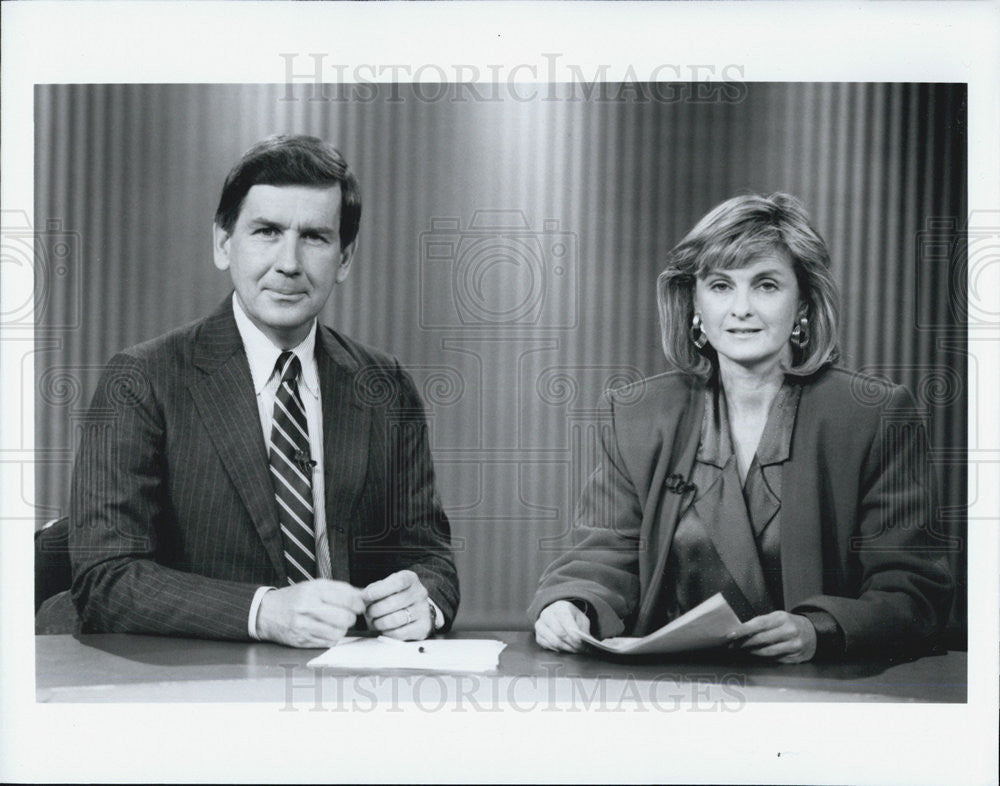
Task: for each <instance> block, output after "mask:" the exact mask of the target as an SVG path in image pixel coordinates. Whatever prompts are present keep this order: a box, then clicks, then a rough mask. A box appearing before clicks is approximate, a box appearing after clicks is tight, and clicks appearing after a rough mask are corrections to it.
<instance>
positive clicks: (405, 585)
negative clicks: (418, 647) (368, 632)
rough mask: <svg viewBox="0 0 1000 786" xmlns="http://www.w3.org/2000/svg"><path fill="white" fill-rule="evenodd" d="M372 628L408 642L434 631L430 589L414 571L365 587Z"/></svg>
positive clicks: (364, 592)
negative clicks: (426, 587)
mask: <svg viewBox="0 0 1000 786" xmlns="http://www.w3.org/2000/svg"><path fill="white" fill-rule="evenodd" d="M362 597H363V599H364V603H365V606H366V608H365V620H366V621H367V622H368V627H369V628H371V629H372V630H377V631H378V632H379V633H381V634H382V635H383V636H388V637H389V638H392V639H402V640H404V641H418V640H420V639H426V638H427V637H428V636H429V635H430V634H431V632H432V630H431V629H432V626H433V622H432V621H431V607H430V601H429V600H428V596H427V590H426V589H425V588H424V585H423V584H421V583H420V578H419V577H418V576H417V574H416V573H414V572H413V571H412V570H401V571H398V572H396V573H393V574H391V575H389V576H386V577H385V578H384V579H382V580H381V581H374V582H372V583H371V584H369V585H368V586H367V587H365V588H364V590H362Z"/></svg>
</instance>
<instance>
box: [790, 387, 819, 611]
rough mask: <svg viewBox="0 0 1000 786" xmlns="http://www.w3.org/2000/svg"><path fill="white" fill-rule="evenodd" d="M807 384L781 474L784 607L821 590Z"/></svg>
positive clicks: (815, 476) (816, 483)
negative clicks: (787, 458) (796, 425)
mask: <svg viewBox="0 0 1000 786" xmlns="http://www.w3.org/2000/svg"><path fill="white" fill-rule="evenodd" d="M809 393H810V391H809V389H808V388H806V389H805V390H803V392H802V397H801V399H800V402H799V411H798V415H797V421H798V423H799V424H800V427H799V428H798V429H796V433H795V435H794V437H793V442H792V450H791V456H790V459H789V460H788V461H786V462H785V465H784V467H783V468H782V475H781V584H782V590H783V594H784V600H785V608H786V609H790V608H793V607H794V606H795V605H796V604H798V603H800V602H801V601H803V600H805V599H806V598H809V597H812V596H813V595H819V594H822V592H823V552H822V548H823V536H822V532H821V530H820V510H819V502H820V500H821V499H822V498H823V497H822V495H821V494H820V489H819V488H818V487H819V483H820V472H819V471H818V470H817V469H816V467H817V466H818V465H817V464H816V462H815V460H814V457H815V456H817V455H818V448H817V446H816V444H815V441H814V440H815V437H814V436H812V435H813V431H812V430H811V429H810V428H809V424H811V423H815V422H816V421H817V420H818V416H817V415H816V413H814V412H810V411H809V405H810V402H811V399H810V395H809Z"/></svg>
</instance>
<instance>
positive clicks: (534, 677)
mask: <svg viewBox="0 0 1000 786" xmlns="http://www.w3.org/2000/svg"><path fill="white" fill-rule="evenodd" d="M449 638H479V639H499V640H501V641H503V642H505V643H506V644H507V647H506V648H505V649H504V651H503V652H502V653H501V655H500V664H499V667H498V669H497V670H496V671H494V672H490V673H487V674H461V673H430V672H428V673H421V672H413V671H391V672H377V673H376V672H349V671H344V670H340V669H323V670H314V669H310V668H309V667H307V666H306V663H307V662H308V661H309V660H311V659H312V658H314V657H315V656H316V655H317V654H319V652H321V651H322V650H296V649H291V648H287V647H282V646H279V645H276V644H269V643H263V642H261V643H239V642H220V641H200V640H194V639H177V638H167V637H159V636H131V635H91V636H36V637H35V660H36V697H37V700H38V701H41V702H50V701H69V702H89V701H99V702H100V701H201V702H206V701H207V702H214V701H223V702H224V701H252V702H279V703H282V704H284V705H286V706H289V707H290V706H296V705H299V704H301V705H302V706H303V707H304V708H313V707H314V705H319V704H321V703H322V704H324V705H330V706H329V708H330V709H335V706H334V705H336V704H338V703H339V704H342V705H345V706H351V704H352V702H353V703H354V704H355V705H357V704H358V702H368V703H372V702H379V703H382V702H386V701H394V702H396V701H398V702H417V703H419V704H421V705H425V704H430V705H440V706H444V705H445V704H446V703H447V702H456V701H457V702H459V703H461V702H463V701H465V702H469V703H470V704H474V705H478V706H479V707H483V706H484V703H485V704H495V705H497V706H504V705H508V706H509V705H511V704H514V705H516V706H518V707H520V708H523V707H526V706H537V705H538V704H539V703H542V702H554V703H559V702H561V703H565V702H573V703H579V704H580V706H581V708H589V707H593V706H594V705H595V704H596V703H601V702H618V703H619V704H620V703H622V702H625V703H629V702H633V703H634V702H638V703H640V704H641V703H644V702H650V703H653V704H654V705H655V706H656V707H658V708H661V709H662V708H664V707H665V706H666V705H669V704H670V703H677V702H685V701H686V702H692V701H693V702H705V703H714V704H718V703H719V702H723V703H724V704H730V705H733V706H741V705H742V703H746V702H757V701H813V702H828V701H888V702H964V701H966V687H967V663H966V653H964V652H949V653H947V654H942V655H930V656H926V657H923V658H919V659H917V660H912V661H906V662H900V663H893V664H889V663H884V662H881V663H872V662H868V663H841V664H800V665H781V664H770V663H764V662H757V661H752V660H749V661H748V660H736V659H734V658H733V656H731V655H729V654H728V653H727V654H726V656H725V657H723V656H720V655H704V654H703V655H700V656H687V657H676V656H669V657H661V658H659V659H655V660H649V659H645V660H642V661H621V660H609V659H600V658H596V657H591V656H583V655H568V654H556V653H552V652H547V651H545V650H543V649H541V648H540V647H538V646H537V645H536V644H535V642H534V637H533V635H532V634H530V633H528V632H525V631H462V632H458V633H451V634H449Z"/></svg>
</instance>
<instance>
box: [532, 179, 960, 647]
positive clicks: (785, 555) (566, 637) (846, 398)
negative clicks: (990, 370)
mask: <svg viewBox="0 0 1000 786" xmlns="http://www.w3.org/2000/svg"><path fill="white" fill-rule="evenodd" d="M657 295H658V302H659V309H660V320H661V325H662V333H663V348H664V351H665V353H666V356H667V360H668V361H669V362H670V364H671V365H672V366H673V367H674V368H675V369H676V370H674V371H670V372H667V373H665V374H661V375H659V376H657V377H652V378H650V379H646V380H642V381H640V382H637V383H635V384H632V385H629V386H627V387H625V388H621V389H618V390H614V391H611V392H609V393H608V394H607V395H606V397H605V400H604V402H603V406H604V408H605V415H606V419H605V420H603V421H602V422H603V424H604V427H603V429H602V435H603V436H602V441H601V446H602V450H601V451H600V455H601V461H600V463H599V466H598V467H597V469H596V470H595V471H594V473H593V474H592V475H591V477H590V479H589V481H588V483H587V485H586V487H585V489H584V492H583V494H582V498H581V500H580V504H579V507H578V511H577V515H576V519H575V522H574V528H573V535H574V546H573V548H572V549H571V550H570V551H568V552H567V553H565V554H563V555H562V556H560V557H559V558H558V559H556V560H555V561H554V562H553V563H552V564H551V565H550V566H549V567H548V569H547V570H546V571H545V573H544V574H543V575H542V578H541V581H540V584H539V588H538V592H537V594H536V596H535V599H534V601H533V602H532V604H531V607H530V609H529V614H530V615H531V618H532V619H534V620H535V637H536V640H537V641H538V643H539V644H540V645H541V646H543V647H546V648H548V649H553V650H565V651H576V650H579V649H580V648H581V646H582V642H581V639H580V633H581V632H591V633H593V635H595V636H597V637H600V638H607V637H612V636H618V635H622V634H627V635H633V636H642V635H645V634H647V633H649V632H651V631H653V630H656V629H657V628H659V627H661V626H662V625H664V624H666V623H667V622H669V621H670V620H671V619H674V618H675V617H677V616H678V615H680V614H683V613H684V612H686V611H688V610H689V609H691V608H694V607H695V606H697V605H698V604H699V603H701V602H702V601H704V600H706V599H708V598H709V597H711V596H712V595H713V594H715V593H716V592H722V593H723V595H724V596H725V597H726V599H727V601H728V602H729V604H730V605H731V606H732V607H733V609H734V611H735V612H736V614H737V615H738V616H739V617H740V619H741V620H743V621H744V622H743V624H742V626H741V627H740V629H739V631H738V632H737V634H736V635H735V637H734V646H737V647H741V648H743V649H745V650H746V651H747V652H750V653H752V654H754V655H758V656H761V657H764V658H773V659H776V660H779V661H782V662H787V663H794V662H801V661H808V660H811V659H813V658H838V657H854V656H858V655H863V654H864V655H870V654H874V653H882V654H900V653H902V652H908V651H915V650H919V649H920V648H923V647H926V646H927V645H928V644H929V643H931V642H932V641H933V640H934V639H935V637H936V636H937V635H938V634H939V632H940V629H941V627H942V625H943V624H944V622H945V620H946V618H947V614H948V610H949V608H950V603H951V593H952V586H953V585H952V580H951V577H950V575H949V572H948V569H947V564H946V561H945V555H944V543H943V539H942V538H941V537H939V536H938V535H937V534H936V533H935V531H934V529H933V527H932V522H933V521H934V512H935V510H936V508H935V497H934V493H933V483H932V479H931V474H930V468H929V466H928V461H927V432H926V424H925V423H924V422H923V421H922V420H921V418H920V416H919V413H918V412H917V409H916V405H915V404H914V402H913V399H912V397H911V396H910V394H909V393H908V392H907V391H906V390H905V389H904V388H902V387H899V386H895V385H889V384H886V383H883V382H880V381H878V380H876V379H873V378H870V377H864V376H860V375H856V374H851V373H849V372H847V371H844V370H841V369H839V368H836V367H835V366H833V362H834V361H835V360H836V358H837V324H838V311H839V308H838V296H837V291H836V287H835V285H834V282H833V280H832V278H831V277H830V273H829V254H828V252H827V249H826V245H825V244H824V242H823V240H822V239H821V238H820V236H819V235H818V233H817V232H816V231H815V230H814V229H813V228H812V226H811V225H810V223H809V219H808V216H807V215H806V213H805V211H804V210H803V208H802V206H801V204H800V203H799V202H798V201H797V200H796V199H794V198H793V197H790V196H788V195H786V194H773V195H771V196H769V197H763V196H758V195H749V196H740V197H736V198H734V199H730V200H728V201H727V202H724V203H723V204H721V205H719V206H718V207H716V208H715V209H713V210H712V211H711V212H710V213H709V214H708V215H706V216H705V217H704V218H703V219H702V220H701V221H700V222H699V223H698V224H697V225H696V226H695V227H694V229H693V230H691V232H690V233H689V234H688V236H687V237H686V238H684V240H683V241H681V243H680V244H678V245H677V246H676V247H675V248H674V249H673V250H672V251H671V253H670V257H669V261H668V264H667V267H666V269H665V270H664V271H663V272H662V273H661V274H660V276H659V279H658V282H657Z"/></svg>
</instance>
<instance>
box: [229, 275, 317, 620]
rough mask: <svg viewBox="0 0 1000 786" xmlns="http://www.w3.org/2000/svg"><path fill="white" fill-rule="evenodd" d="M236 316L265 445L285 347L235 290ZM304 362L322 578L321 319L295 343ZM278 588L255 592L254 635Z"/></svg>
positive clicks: (301, 383)
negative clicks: (267, 598)
mask: <svg viewBox="0 0 1000 786" xmlns="http://www.w3.org/2000/svg"><path fill="white" fill-rule="evenodd" d="M233 316H234V317H235V318H236V328H237V329H238V330H239V332H240V338H242V339H243V349H244V350H245V351H246V354H247V362H248V363H249V364H250V376H251V378H252V379H253V389H254V393H255V394H256V396H257V414H258V415H259V416H260V428H261V431H262V432H263V434H264V445H265V447H269V446H270V444H271V421H272V419H273V418H274V397H275V395H276V394H277V392H278V384H279V383H280V382H281V379H280V377H279V375H278V374H277V373H275V368H274V367H275V364H276V363H277V362H278V356H279V355H280V354H281V353H282V352H283V351H284V350H282V349H280V348H279V347H276V346H275V345H274V344H273V343H271V340H270V339H269V338H268V337H267V336H265V335H264V334H263V333H262V332H261V330H260V328H258V327H257V326H256V325H255V324H254V323H253V322H251V321H250V317H248V316H247V315H246V312H245V311H244V310H243V307H242V306H241V305H240V301H239V298H237V297H236V293H235V292H234V293H233ZM291 351H292V352H294V353H295V355H296V357H298V359H299V363H301V364H302V373H301V375H300V377H299V384H298V388H299V397H300V398H301V399H302V403H303V405H304V406H305V410H306V425H307V426H308V428H309V453H310V458H311V459H312V460H313V461H315V462H316V463H315V464H314V465H313V468H312V501H313V532H314V533H315V538H316V544H315V545H316V572H317V573H318V577H319V578H321V579H328V578H331V576H332V568H331V566H330V543H329V540H328V538H327V533H326V504H325V502H324V500H325V496H324V492H325V486H324V483H323V415H322V411H323V409H322V399H321V395H322V394H321V392H320V387H319V369H318V368H317V366H316V320H315V319H314V320H313V323H312V327H311V328H310V329H309V334H308V335H307V336H306V337H305V339H303V341H302V343H301V344H299V345H298V346H297V347H293V348H292V350H291ZM270 589H274V588H273V587H260V588H258V589H257V592H256V593H255V594H254V597H253V602H252V603H251V604H250V617H249V619H248V620H247V631H248V632H249V634H250V636H251V637H252V638H255V639H256V638H258V636H257V610H258V608H259V607H260V600H261V598H262V597H263V596H264V593H265V592H267V591H268V590H270Z"/></svg>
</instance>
